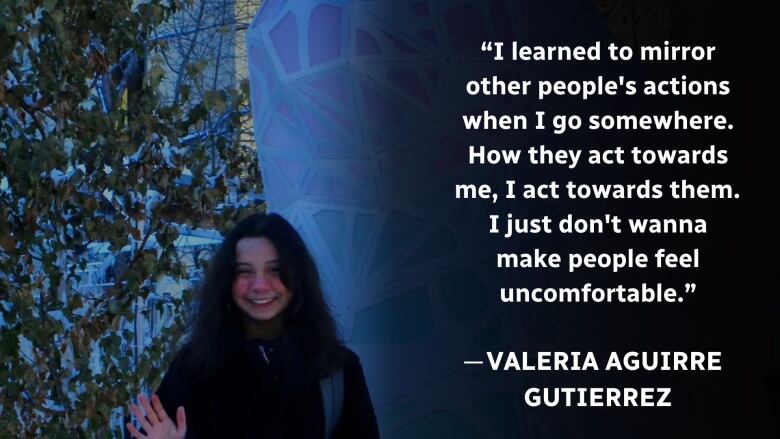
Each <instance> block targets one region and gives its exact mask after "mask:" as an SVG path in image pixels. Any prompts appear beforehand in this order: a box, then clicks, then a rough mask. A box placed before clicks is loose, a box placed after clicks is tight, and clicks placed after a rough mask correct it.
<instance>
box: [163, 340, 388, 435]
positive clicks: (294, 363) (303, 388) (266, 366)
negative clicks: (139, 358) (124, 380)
mask: <svg viewBox="0 0 780 439" xmlns="http://www.w3.org/2000/svg"><path fill="white" fill-rule="evenodd" d="M260 346H262V347H263V349H262V351H264V353H265V355H263V352H261V349H260ZM346 354H347V355H346V361H345V363H344V365H343V372H344V403H343V407H342V410H341V417H340V418H339V421H338V423H337V424H336V427H335V430H334V431H333V435H332V436H331V437H332V438H333V439H339V438H368V439H371V438H378V437H379V430H378V427H377V423H376V417H375V416H374V409H373V406H372V404H371V399H370V397H369V394H368V388H367V386H366V381H365V378H364V376H363V369H362V367H361V366H360V360H359V358H358V356H357V355H356V354H355V353H354V352H352V351H350V350H347V353H346ZM186 362H187V349H186V348H185V349H183V350H182V351H180V352H179V353H178V354H177V355H176V357H175V358H174V360H173V362H172V363H171V365H170V367H169V368H168V372H167V373H166V374H165V377H164V378H163V381H162V383H161V384H160V387H159V389H157V392H156V393H157V396H159V397H160V400H161V401H162V404H163V407H165V411H166V412H168V416H170V417H171V418H172V419H176V409H177V407H179V406H184V410H185V414H186V417H187V438H190V439H192V438H220V437H225V438H227V437H229V438H263V439H268V438H312V439H321V438H323V437H324V431H325V416H324V414H323V404H322V392H321V391H320V385H319V378H318V377H317V376H316V375H315V374H314V371H313V370H311V368H307V367H306V365H304V364H302V361H300V360H299V357H298V355H296V350H295V348H294V346H293V345H292V343H291V342H289V341H286V340H285V339H284V338H282V339H281V340H278V341H275V342H263V343H261V342H259V341H248V342H246V344H245V346H243V349H242V352H240V354H239V355H235V356H233V357H232V359H231V360H229V361H227V362H226V364H225V365H224V366H223V367H222V368H221V369H220V370H221V372H220V373H216V374H213V375H212V377H211V378H205V379H204V378H197V376H195V375H193V374H192V373H190V372H188V369H187V368H186Z"/></svg>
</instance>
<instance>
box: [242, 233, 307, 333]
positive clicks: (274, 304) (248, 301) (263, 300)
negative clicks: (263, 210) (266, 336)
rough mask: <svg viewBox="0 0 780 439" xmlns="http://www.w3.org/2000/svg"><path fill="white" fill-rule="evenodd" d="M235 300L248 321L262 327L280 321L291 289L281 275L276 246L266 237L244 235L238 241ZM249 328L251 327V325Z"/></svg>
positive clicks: (274, 324)
mask: <svg viewBox="0 0 780 439" xmlns="http://www.w3.org/2000/svg"><path fill="white" fill-rule="evenodd" d="M232 293H233V301H234V302H235V304H236V306H238V308H239V309H240V310H241V311H242V312H243V313H244V316H245V325H251V326H253V327H256V328H257V329H260V328H261V327H263V326H276V327H278V326H279V325H280V324H281V315H282V312H283V311H284V310H285V308H287V306H288V305H289V304H290V300H291V299H292V292H291V291H290V290H288V289H287V287H286V286H285V285H284V284H283V283H282V280H281V278H280V276H279V256H278V255H277V253H276V247H274V245H273V244H272V243H271V241H269V240H268V239H266V238H242V239H240V240H239V241H238V243H237V244H236V277H235V279H234V280H233V288H232ZM247 329H252V328H250V327H248V328H247Z"/></svg>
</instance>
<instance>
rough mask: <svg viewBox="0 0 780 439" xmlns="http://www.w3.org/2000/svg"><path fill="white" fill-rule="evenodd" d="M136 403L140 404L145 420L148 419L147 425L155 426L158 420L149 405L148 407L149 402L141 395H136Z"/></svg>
mask: <svg viewBox="0 0 780 439" xmlns="http://www.w3.org/2000/svg"><path fill="white" fill-rule="evenodd" d="M138 402H140V403H141V407H143V408H144V412H146V418H147V419H149V424H151V425H157V424H158V423H159V422H160V420H159V419H158V418H157V415H156V414H155V413H154V409H153V408H152V406H151V405H149V400H147V399H146V397H145V396H143V395H138Z"/></svg>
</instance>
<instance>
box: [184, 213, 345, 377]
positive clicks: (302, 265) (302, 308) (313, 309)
mask: <svg viewBox="0 0 780 439" xmlns="http://www.w3.org/2000/svg"><path fill="white" fill-rule="evenodd" d="M248 237H252V238H259V237H262V238H266V239H268V240H269V241H271V243H272V244H273V245H274V247H276V251H277V254H278V256H279V269H280V278H281V281H282V283H283V284H284V285H285V286H286V287H287V288H288V289H289V290H290V291H291V292H292V298H291V302H290V304H289V305H288V306H287V308H286V309H285V310H284V313H285V316H284V320H283V322H284V328H283V332H284V336H285V337H288V336H289V337H291V338H292V340H293V341H294V343H295V345H296V347H297V349H299V350H300V353H301V355H302V356H303V360H304V361H306V364H309V365H314V367H315V372H316V373H317V374H318V375H319V376H320V377H324V376H327V375H329V374H330V373H331V372H333V371H334V370H335V369H336V368H337V367H339V366H340V365H341V364H342V362H343V360H344V358H345V357H344V356H345V353H344V345H343V343H342V341H341V340H340V337H339V334H338V330H337V327H336V324H335V322H334V320H333V317H332V315H331V313H330V309H329V307H328V305H327V303H326V302H325V298H324V296H323V292H322V287H321V285H320V277H319V273H318V272H317V267H316V265H315V264H314V260H313V259H312V257H311V254H310V253H309V250H308V249H307V248H306V245H305V244H304V242H303V239H301V236H300V235H299V234H298V232H297V231H296V230H295V229H294V228H293V226H292V225H290V223H289V222H287V220H285V219H284V218H282V217H281V216H279V215H277V214H274V213H272V214H263V213H257V214H253V215H250V216H248V217H246V218H244V219H243V220H242V221H241V222H239V223H238V224H237V225H236V226H235V227H234V228H233V230H231V231H230V232H228V233H227V235H226V236H225V239H224V240H223V241H222V244H221V245H220V247H219V249H218V250H217V251H216V253H214V255H213V256H212V258H211V261H210V266H209V269H208V271H207V274H206V277H205V278H204V280H203V282H202V284H201V285H200V288H199V294H198V296H199V302H198V304H197V308H196V309H195V314H194V318H193V322H192V326H191V329H190V337H189V340H188V343H187V346H186V351H187V354H188V355H187V360H186V363H187V369H189V370H190V371H192V372H194V373H197V374H198V375H200V376H209V375H211V374H212V373H215V372H217V371H218V370H219V368H220V367H221V366H222V365H223V364H224V362H225V361H226V360H227V358H228V357H229V356H230V355H231V354H232V353H233V351H234V350H235V349H236V346H239V345H240V344H241V343H243V338H244V331H243V326H242V324H241V322H242V315H241V311H240V310H239V309H238V307H237V306H236V305H235V304H234V303H233V298H232V295H231V287H232V284H233V280H234V278H235V274H236V244H237V243H238V241H239V240H240V239H242V238H248Z"/></svg>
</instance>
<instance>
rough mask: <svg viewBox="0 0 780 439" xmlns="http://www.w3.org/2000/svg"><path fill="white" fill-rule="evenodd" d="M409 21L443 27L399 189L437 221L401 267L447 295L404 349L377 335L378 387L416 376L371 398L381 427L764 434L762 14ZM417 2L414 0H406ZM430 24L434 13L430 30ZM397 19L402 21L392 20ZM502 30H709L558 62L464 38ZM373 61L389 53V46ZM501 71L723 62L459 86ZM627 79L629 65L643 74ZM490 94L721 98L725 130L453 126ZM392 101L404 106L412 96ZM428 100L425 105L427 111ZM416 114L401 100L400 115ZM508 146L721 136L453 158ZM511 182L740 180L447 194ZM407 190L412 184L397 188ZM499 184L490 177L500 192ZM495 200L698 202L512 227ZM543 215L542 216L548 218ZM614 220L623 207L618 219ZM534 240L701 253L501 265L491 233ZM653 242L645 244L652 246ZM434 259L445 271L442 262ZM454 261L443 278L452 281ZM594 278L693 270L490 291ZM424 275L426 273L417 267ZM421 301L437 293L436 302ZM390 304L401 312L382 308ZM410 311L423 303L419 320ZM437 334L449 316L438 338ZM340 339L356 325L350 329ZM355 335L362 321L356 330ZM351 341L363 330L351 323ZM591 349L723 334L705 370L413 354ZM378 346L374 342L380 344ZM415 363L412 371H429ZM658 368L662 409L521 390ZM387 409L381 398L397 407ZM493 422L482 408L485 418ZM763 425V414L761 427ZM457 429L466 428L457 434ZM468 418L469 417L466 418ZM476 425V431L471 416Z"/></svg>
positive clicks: (670, 101) (767, 167) (688, 9)
mask: <svg viewBox="0 0 780 439" xmlns="http://www.w3.org/2000/svg"><path fill="white" fill-rule="evenodd" d="M410 5H411V6H409V7H410V8H412V9H414V8H417V9H416V10H415V14H414V15H415V17H416V18H415V20H419V19H420V17H421V16H422V17H423V18H426V12H427V13H428V15H427V18H429V19H430V20H431V22H434V23H436V24H437V26H440V27H439V28H438V33H437V35H439V36H440V38H441V36H444V38H445V41H442V40H437V44H436V47H435V53H434V51H432V58H430V59H428V60H427V61H421V62H427V63H428V64H426V66H425V67H426V68H427V69H428V70H434V69H435V70H438V71H439V74H440V75H441V77H440V83H439V86H438V87H436V88H431V89H429V90H435V93H436V94H435V95H434V96H431V97H430V99H431V101H432V102H433V103H432V105H431V107H432V108H433V114H434V116H433V120H432V121H430V126H429V129H430V131H431V133H432V134H431V135H430V136H428V137H426V138H425V139H424V140H423V144H424V148H426V149H425V150H426V151H428V153H429V154H430V155H427V156H425V157H427V159H428V160H430V162H429V167H428V169H427V171H428V172H417V173H413V174H407V175H405V177H404V178H405V182H404V186H405V187H409V188H425V190H424V191H421V192H424V193H425V194H426V198H424V197H422V196H421V197H420V198H421V199H420V200H419V201H417V202H416V203H417V204H418V205H425V206H428V207H429V210H428V211H427V213H423V214H421V215H420V216H419V217H420V218H422V219H423V220H424V221H425V222H426V223H435V224H438V225H440V226H441V230H443V232H441V233H438V234H437V233H431V234H430V239H429V240H428V241H427V244H426V245H428V246H429V248H432V249H446V252H447V254H448V261H449V262H447V263H443V264H440V265H436V264H430V263H421V262H416V263H415V262H414V261H412V263H411V264H410V265H409V266H408V267H407V269H408V270H409V271H410V272H411V273H412V275H411V277H414V276H415V275H416V276H419V277H420V278H431V277H433V278H439V277H440V276H441V277H443V278H446V279H449V280H451V281H452V282H451V283H446V286H444V285H445V283H442V282H439V283H438V288H437V287H434V288H433V289H432V290H431V293H430V294H431V295H432V297H433V298H432V299H431V300H433V301H436V302H439V303H444V304H445V305H444V308H445V309H449V310H450V314H449V318H443V319H439V318H437V317H438V316H436V315H435V314H436V313H434V316H433V317H430V319H431V320H434V321H435V324H433V325H434V326H435V328H434V329H433V330H432V332H433V333H434V334H439V335H440V338H439V341H437V342H436V343H435V344H429V345H427V346H428V348H427V349H426V350H425V352H424V353H423V352H422V351H418V352H420V354H421V356H420V357H419V358H417V357H415V358H405V359H403V360H399V359H397V358H395V357H394V356H393V355H392V354H389V353H387V352H388V351H386V352H385V354H384V355H386V356H387V358H386V361H387V362H388V364H399V363H400V362H405V363H407V364H408V363H411V364H413V365H419V367H415V366H409V367H390V366H388V367H387V368H386V370H385V371H384V372H382V373H383V376H384V379H385V380H386V382H387V384H385V385H383V386H378V387H380V389H378V392H375V394H379V395H387V394H388V393H389V392H388V391H387V388H388V387H394V386H395V387H401V388H403V384H404V383H407V382H414V383H415V384H414V386H416V389H417V392H416V393H415V394H414V395H410V394H409V393H404V392H399V396H398V399H396V400H393V401H391V402H389V403H388V402H384V401H381V399H382V397H381V396H380V397H379V398H380V401H376V400H377V397H375V402H377V403H378V406H379V407H378V411H379V413H380V421H382V424H383V427H384V428H383V431H384V432H385V433H387V436H388V437H478V436H479V435H487V436H489V437H493V436H495V437H551V438H559V437H561V438H562V437H774V436H775V434H776V433H777V414H778V375H777V374H778V372H777V371H778V363H779V361H778V344H780V340H779V339H778V331H777V307H776V306H775V305H774V301H773V296H774V294H775V293H776V291H777V277H776V274H775V273H776V268H775V267H774V265H775V261H776V257H775V256H774V252H775V249H776V248H777V247H776V235H775V232H774V225H773V224H774V223H775V222H774V221H773V215H772V214H770V212H771V211H772V206H773V205H774V203H775V200H776V199H777V197H776V195H775V194H774V188H775V187H776V186H777V185H776V183H775V182H774V181H773V176H774V174H775V171H774V166H775V163H774V156H775V151H774V149H775V147H776V146H775V145H776V142H775V140H774V138H773V135H774V134H773V131H774V126H775V122H774V121H773V120H771V119H770V118H773V117H774V114H775V112H774V111H772V110H771V102H773V100H774V99H773V93H774V87H775V85H774V82H773V78H772V76H773V74H772V73H771V69H770V68H768V67H767V65H768V62H769V58H770V57H771V53H772V45H771V44H770V41H772V39H770V38H768V37H767V36H766V35H763V32H764V30H765V29H770V28H771V23H766V21H768V20H767V19H766V18H765V15H764V14H762V13H761V12H759V11H757V10H755V9H753V8H749V7H747V5H745V4H744V3H743V4H740V3H734V2H728V3H727V2H686V1H680V2H672V1H667V2H631V1H619V0H618V1H615V2H586V1H559V2H530V1H524V2H506V3H504V2H500V1H490V2H442V3H434V2H427V3H423V2H412V3H411V4H410ZM414 5H417V6H414ZM401 9H402V8H401V7H400V6H399V9H398V10H396V9H394V8H393V7H390V8H388V10H387V11H386V15H385V16H383V18H384V19H386V20H387V22H389V23H391V24H396V23H397V26H398V28H399V29H400V30H401V31H406V30H407V29H408V28H412V27H415V26H418V25H419V24H418V23H417V22H416V21H415V22H414V23H412V22H411V20H410V19H409V18H408V11H407V10H401ZM441 26H443V27H444V31H442V28H441ZM402 34H403V32H402ZM512 40H517V41H518V42H520V43H521V44H524V45H534V44H539V45H554V44H569V45H584V46H588V45H591V44H592V43H593V41H595V40H600V41H601V42H602V48H603V49H604V52H603V53H602V55H603V59H607V56H606V46H607V44H608V43H609V42H615V43H618V44H625V45H631V46H633V47H634V48H635V54H636V55H637V56H636V58H635V59H638V49H637V46H638V45H654V44H658V45H661V44H663V41H664V40H669V41H670V42H671V44H673V45H674V44H677V45H702V46H707V45H715V46H717V50H716V52H715V59H714V60H713V61H710V62H706V61H704V62H690V63H683V62H659V63H640V62H638V61H634V62H628V63H611V62H608V61H606V62H605V61H603V62H600V63H591V62H568V63H555V62H543V63H529V62H512V61H504V62H500V63H499V62H492V61H490V59H491V57H490V55H489V54H487V53H480V51H479V47H480V45H481V42H482V41H505V43H506V44H505V49H506V48H508V46H509V45H510V43H511V41H512ZM382 61H383V62H384V61H386V62H387V64H386V65H383V67H382V68H392V67H389V64H391V63H393V62H394V60H393V59H392V57H389V58H388V59H387V60H384V59H383V60H382ZM494 74H496V75H498V76H500V77H502V79H506V80H509V79H512V78H515V79H518V80H522V79H532V80H538V79H589V78H595V77H596V76H597V75H599V74H601V75H603V76H605V77H607V78H610V77H616V76H617V75H620V74H622V75H625V76H627V77H630V79H636V80H638V81H641V80H642V79H656V80H657V79H662V78H670V77H672V76H676V77H680V75H683V74H685V75H687V77H688V79H691V80H692V79H698V80H724V79H726V80H729V81H731V82H730V86H731V90H732V92H731V94H730V95H729V96H716V97H690V96H688V97H661V98H647V97H640V96H639V95H637V96H633V97H625V96H616V97H607V98H591V99H589V100H588V101H584V102H583V101H582V100H581V99H579V98H575V97H560V98H549V99H546V100H545V101H544V102H538V101H536V99H535V97H533V96H528V97H472V96H468V95H467V94H466V93H465V82H466V81H467V80H469V79H479V78H481V77H483V76H492V75H494ZM640 83H641V82H640ZM484 109H489V110H490V111H491V112H492V113H494V114H501V113H507V114H526V115H528V116H529V120H530V121H533V120H534V119H533V117H532V116H533V112H534V111H535V110H537V109H544V110H546V111H547V112H548V115H551V114H556V113H558V114H579V115H581V116H583V120H586V119H587V115H589V114H596V113H599V114H639V115H641V114H668V113H672V112H673V111H674V110H675V109H677V110H680V111H681V112H683V113H687V114H725V115H727V117H728V119H729V122H730V123H733V124H734V125H735V129H734V130H732V131H730V132H716V131H714V130H711V131H679V132H674V131H667V132H653V131H637V132H630V131H606V132H603V131H602V132H598V131H597V132H591V131H588V130H587V129H580V130H578V131H575V132H570V133H569V134H567V135H560V136H558V135H553V134H551V133H550V132H549V131H548V132H539V131H535V130H528V131H525V132H524V131H516V132H512V131H504V132H502V131H482V132H473V131H472V132H466V130H465V129H463V126H462V123H461V117H460V116H461V115H462V114H469V113H476V114H480V113H481V112H482V110H484ZM404 111H405V112H414V113H415V114H416V112H417V110H413V109H411V107H409V108H405V109H404ZM430 114H431V113H426V115H428V116H430ZM415 117H416V116H415ZM470 144H474V145H485V146H486V147H497V148H500V147H506V148H523V149H525V148H526V147H528V146H531V145H536V146H538V145H539V144H545V145H546V146H548V147H549V148H554V149H557V148H563V147H567V148H580V149H583V150H587V149H588V148H591V147H592V148H606V147H614V146H623V147H624V149H626V150H628V149H630V148H631V147H632V146H639V147H642V148H657V149H663V148H681V149H697V148H706V147H708V146H709V145H711V144H715V145H716V146H717V147H719V148H726V149H728V157H729V162H728V164H727V165H725V166H724V165H721V166H718V165H697V166H658V165H653V166H644V167H640V166H633V165H628V164H627V165H622V166H612V167H606V166H589V165H587V163H583V162H584V161H585V159H584V157H586V154H585V152H583V155H582V157H583V158H581V159H580V164H579V165H578V167H577V168H576V169H574V170H568V169H567V168H565V167H560V166H555V165H546V166H519V167H518V166H511V167H499V166H468V165H466V163H467V157H468V156H467V151H468V145H470ZM508 178H513V179H516V180H517V181H518V186H520V185H521V184H522V183H534V182H535V183H540V182H549V181H551V180H556V181H558V182H559V183H561V185H563V184H564V183H565V182H566V181H568V180H572V181H575V182H578V183H609V182H614V183H640V182H642V181H644V180H645V179H651V180H652V182H653V183H662V184H664V185H665V186H666V185H667V184H668V183H669V182H671V181H672V180H678V181H679V180H682V179H685V180H687V181H688V182H691V183H695V184H701V183H729V184H732V185H733V187H734V188H735V191H736V192H738V193H739V194H740V198H739V199H731V200H674V199H672V198H671V197H670V196H669V192H668V190H667V189H666V188H665V194H666V196H665V197H664V198H663V199H662V200H640V201H623V200H607V201H603V200H602V201H599V200H588V201H571V200H567V199H565V198H562V199H560V200H547V201H524V200H520V199H517V200H508V201H505V202H503V203H501V202H500V203H499V204H497V205H492V204H491V203H489V202H483V201H478V200H458V201H456V200H455V199H454V184H455V183H475V184H479V183H483V182H496V184H495V185H494V186H493V187H495V188H501V187H502V185H500V184H499V182H502V181H504V180H505V179H508ZM411 191H412V189H410V192H411ZM501 192H502V190H499V193H501ZM499 212H512V213H513V214H514V216H515V217H522V216H529V217H540V216H542V215H544V214H548V215H551V216H553V218H554V219H556V218H559V217H560V216H561V215H565V214H566V213H575V214H576V215H578V216H584V217H589V216H592V217H603V215H604V214H605V213H611V214H618V215H620V216H621V217H623V218H624V219H625V218H626V217H639V216H645V217H654V218H663V217H671V218H684V217H690V218H705V219H706V220H707V223H708V233H707V234H706V235H696V234H692V235H667V236H664V235H644V236H632V235H631V234H629V233H623V234H621V235H614V234H612V233H605V234H604V235H560V234H557V233H553V234H552V235H546V234H540V235H529V236H516V237H514V238H511V239H508V240H505V239H503V238H496V235H493V236H491V235H489V234H488V232H487V231H488V227H489V222H488V215H489V214H491V213H499ZM554 223H555V222H554ZM626 228H627V225H626V224H625V222H624V230H625V229H626ZM535 247H539V248H542V249H545V250H548V251H557V252H559V253H561V254H562V256H563V259H564V260H565V254H566V253H567V252H569V251H578V252H586V251H589V252H601V251H607V252H611V251H626V250H627V249H628V248H634V249H636V250H645V251H646V252H647V253H648V254H649V255H650V256H651V258H652V253H653V252H654V250H655V249H657V248H666V249H667V250H669V251H675V250H677V251H686V252H691V251H692V250H693V249H694V248H699V249H700V254H701V267H700V268H698V269H689V270H679V269H678V270H671V269H666V270H654V269H647V270H624V271H621V272H620V273H618V274H612V273H610V272H609V271H604V270H584V271H581V272H580V273H578V274H576V273H575V274H574V275H570V274H568V273H566V270H565V269H563V268H562V269H558V270H522V269H518V270H498V269H495V267H494V266H495V254H496V253H497V252H499V251H508V252H517V253H521V252H525V251H531V250H532V249H533V248H535ZM651 260H652V259H651ZM448 276H449V277H448ZM453 279H454V280H453ZM585 282H592V283H593V284H594V285H597V286H602V287H608V286H614V285H617V284H618V283H623V284H624V285H626V286H638V285H640V284H641V283H642V282H647V283H649V284H653V285H654V284H655V283H656V282H663V283H664V284H666V285H668V286H673V287H675V288H677V290H678V291H680V292H681V291H682V290H683V289H684V287H683V285H684V283H685V282H695V283H696V284H697V291H696V293H695V294H693V295H690V296H686V297H685V302H683V303H680V304H654V305H638V304H619V303H614V304H563V305H557V304H502V303H500V299H499V288H500V287H502V286H503V287H521V286H529V287H532V286H539V287H552V286H581V285H582V284H583V283H585ZM433 283H434V284H435V283H436V282H433ZM434 309H435V307H434ZM399 318H400V319H404V316H399ZM425 318H427V317H423V319H425ZM443 334H451V337H447V336H446V335H443ZM353 341H355V340H354V339H353ZM357 341H358V342H359V341H360V340H357ZM367 341H368V340H367ZM499 350H504V351H509V350H514V351H517V352H518V354H519V353H520V352H522V351H529V352H535V351H566V352H569V351H580V352H587V351H594V352H596V354H597V358H598V359H599V364H600V366H602V367H603V365H604V364H605V362H606V357H607V354H608V353H609V352H610V351H617V352H624V351H627V350H636V351H656V350H659V351H675V350H678V351H721V352H723V356H722V364H723V370H722V371H720V372H655V373H638V372H626V373H620V372H603V371H602V372H580V373H577V372H560V373H555V372H546V373H531V372H492V371H490V370H489V366H488V365H487V362H486V364H485V366H465V367H463V368H454V369H452V370H451V372H450V373H439V374H438V376H437V374H436V373H430V372H429V371H428V369H427V368H426V366H424V365H425V364H426V363H427V362H437V361H439V359H441V358H448V359H449V360H450V361H451V363H452V364H456V363H457V362H460V361H462V360H477V359H484V360H486V357H485V355H484V352H485V351H499ZM379 355H380V356H381V355H383V354H382V353H380V354H379ZM426 374H429V375H426ZM568 386H573V387H608V386H610V387H612V386H615V387H622V386H625V387H672V394H671V400H672V404H673V406H672V407H671V408H567V407H557V408H531V407H528V406H526V405H525V404H524V402H523V394H524V392H525V390H526V389H527V388H528V387H568ZM394 410H395V412H394ZM396 412H398V413H401V414H409V413H416V414H417V421H416V422H412V423H404V422H396V423H394V422H393V421H392V416H393V415H394V414H395V413H396ZM485 425H490V426H491V427H485ZM773 429H774V430H773ZM471 432H474V434H475V436H472V434H471ZM477 432H479V433H477ZM485 432H489V433H485Z"/></svg>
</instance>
